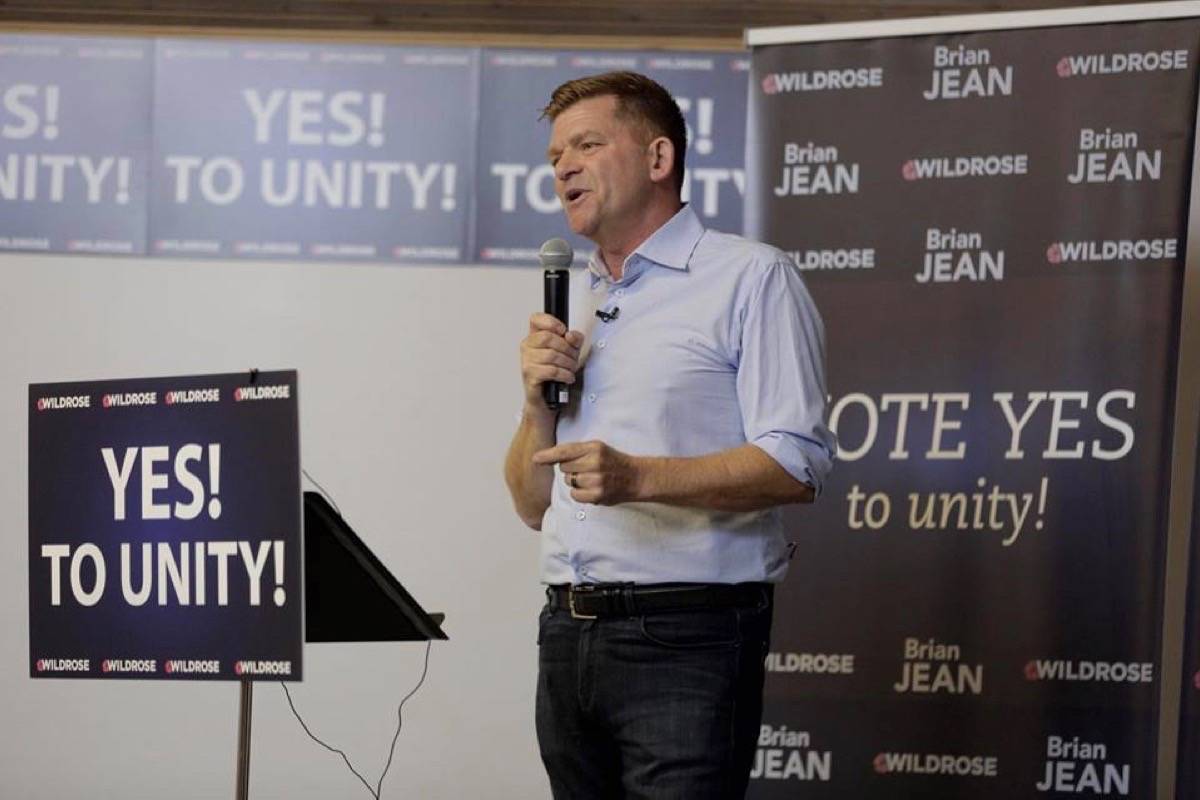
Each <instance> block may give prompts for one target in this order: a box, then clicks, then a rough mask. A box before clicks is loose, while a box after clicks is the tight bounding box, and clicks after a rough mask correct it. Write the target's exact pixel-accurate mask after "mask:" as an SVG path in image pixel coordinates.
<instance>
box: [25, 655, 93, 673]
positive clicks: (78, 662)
mask: <svg viewBox="0 0 1200 800" xmlns="http://www.w3.org/2000/svg"><path fill="white" fill-rule="evenodd" d="M34 666H35V667H36V668H37V671H38V672H91V671H92V662H91V659H87V658H39V659H38V660H37V663H36V664H35V665H34Z"/></svg>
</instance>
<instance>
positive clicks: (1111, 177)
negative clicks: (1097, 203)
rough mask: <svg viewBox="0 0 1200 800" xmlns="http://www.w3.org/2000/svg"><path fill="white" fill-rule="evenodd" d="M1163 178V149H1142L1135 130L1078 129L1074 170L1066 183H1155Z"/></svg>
mask: <svg viewBox="0 0 1200 800" xmlns="http://www.w3.org/2000/svg"><path fill="white" fill-rule="evenodd" d="M1161 178H1162V150H1161V149H1156V150H1144V149H1141V148H1140V147H1139V138H1138V135H1137V133H1136V132H1134V131H1126V132H1122V131H1114V130H1112V129H1111V128H1105V129H1104V130H1103V131H1096V130H1092V129H1091V128H1081V129H1080V131H1079V155H1078V161H1077V162H1076V166H1075V171H1074V172H1072V173H1070V174H1068V175H1067V183H1075V184H1078V183H1116V182H1117V181H1147V180H1148V181H1157V180H1159V179H1161Z"/></svg>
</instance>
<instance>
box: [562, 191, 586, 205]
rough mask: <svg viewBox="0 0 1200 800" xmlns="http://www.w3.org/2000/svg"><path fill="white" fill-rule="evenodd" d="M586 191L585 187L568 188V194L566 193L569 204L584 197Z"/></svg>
mask: <svg viewBox="0 0 1200 800" xmlns="http://www.w3.org/2000/svg"><path fill="white" fill-rule="evenodd" d="M584 191H585V190H584V189H568V190H567V193H566V195H564V196H565V197H566V199H567V204H568V205H569V204H571V203H574V202H575V201H576V200H578V199H579V198H581V197H583V195H584Z"/></svg>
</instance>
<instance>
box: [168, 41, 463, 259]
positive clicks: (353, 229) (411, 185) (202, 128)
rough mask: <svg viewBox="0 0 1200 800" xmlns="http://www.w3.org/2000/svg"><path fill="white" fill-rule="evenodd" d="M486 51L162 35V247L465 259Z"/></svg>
mask: <svg viewBox="0 0 1200 800" xmlns="http://www.w3.org/2000/svg"><path fill="white" fill-rule="evenodd" d="M477 76H478V51H477V50H469V49H434V48H405V47H373V46H334V45H322V44H300V43H286V44H281V43H271V44H265V43H257V42H256V43H241V42H232V41H220V40H209V41H197V40H188V41H179V40H159V41H158V43H157V58H156V70H155V94H154V98H155V105H154V138H155V153H154V164H153V170H152V187H153V188H152V196H153V198H154V204H153V207H152V211H151V215H150V226H151V242H152V244H151V248H150V249H151V252H152V253H153V254H155V255H186V256H200V257H224V258H229V257H235V258H282V259H289V260H296V259H318V260H362V261H409V262H411V261H416V262H421V263H460V262H462V261H464V260H467V259H466V258H465V256H466V242H467V239H468V220H469V218H470V190H471V186H472V168H473V163H472V162H473V156H474V144H475V116H476V113H475V107H476V94H477V87H476V82H477Z"/></svg>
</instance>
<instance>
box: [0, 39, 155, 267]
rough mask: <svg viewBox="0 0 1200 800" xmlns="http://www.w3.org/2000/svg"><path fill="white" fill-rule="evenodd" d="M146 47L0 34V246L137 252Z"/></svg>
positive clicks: (145, 146) (142, 227)
mask: <svg viewBox="0 0 1200 800" xmlns="http://www.w3.org/2000/svg"><path fill="white" fill-rule="evenodd" d="M151 48H152V45H151V44H150V43H149V42H148V41H146V40H140V39H107V38H94V37H89V38H73V37H70V38H69V37H59V36H0V251H4V250H27V251H34V252H57V253H65V252H73V253H106V254H123V255H124V254H139V253H142V252H144V251H145V246H146V173H147V159H148V157H149V152H150V118H149V114H148V110H149V108H150V82H151V79H150V75H151V70H152V63H151V53H152V50H151Z"/></svg>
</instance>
